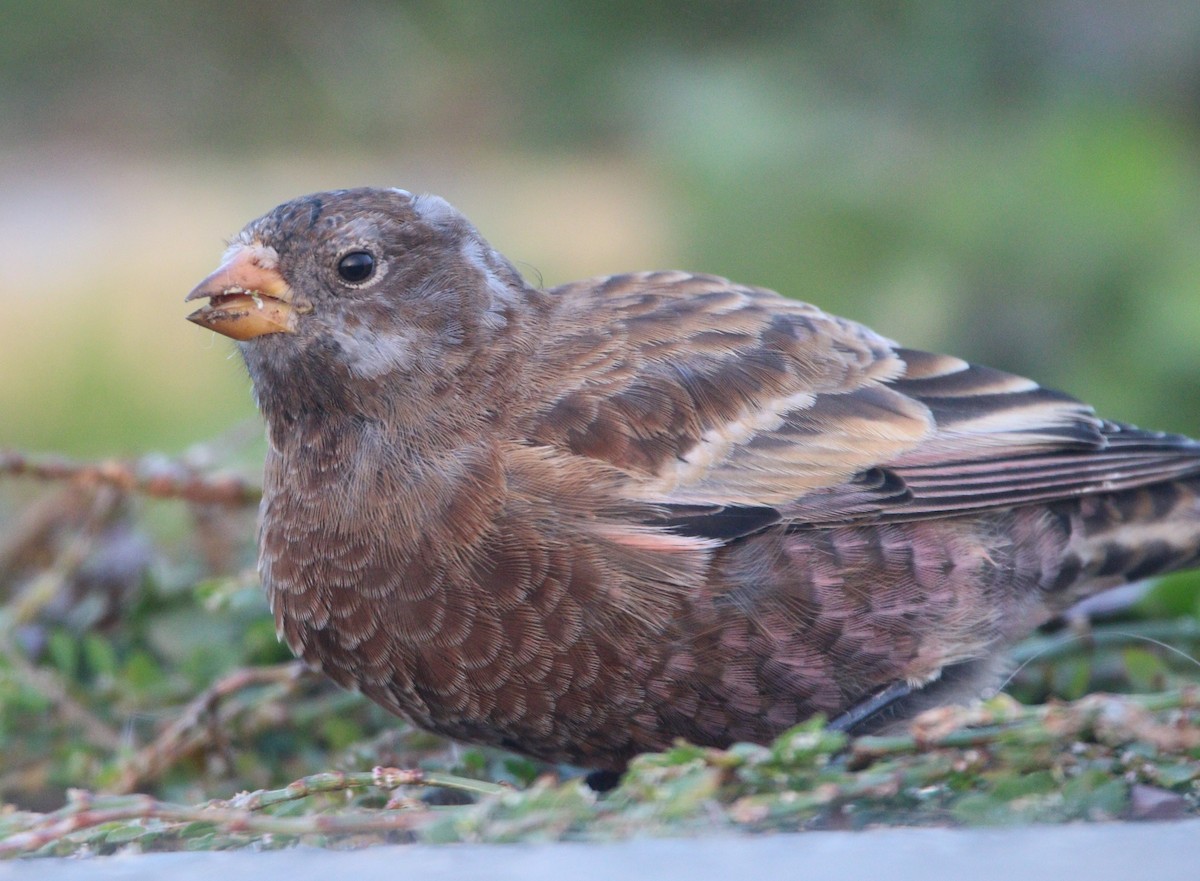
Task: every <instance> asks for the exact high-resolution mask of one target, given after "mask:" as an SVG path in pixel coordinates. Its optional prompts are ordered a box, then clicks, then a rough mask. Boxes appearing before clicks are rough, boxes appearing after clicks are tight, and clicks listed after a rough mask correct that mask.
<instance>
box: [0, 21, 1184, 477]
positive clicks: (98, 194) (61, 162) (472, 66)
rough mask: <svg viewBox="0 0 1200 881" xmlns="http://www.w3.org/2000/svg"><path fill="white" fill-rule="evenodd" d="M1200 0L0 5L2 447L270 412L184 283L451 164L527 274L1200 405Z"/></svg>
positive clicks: (150, 441)
mask: <svg viewBox="0 0 1200 881" xmlns="http://www.w3.org/2000/svg"><path fill="white" fill-rule="evenodd" d="M1198 50H1200V4H1194V3H1183V2H1178V0H1174V2H1172V0H1144V2H1142V3H1138V4H1129V3H1121V2H1115V0H1098V2H1088V3H1084V2H1079V0H1045V2H1010V3H1002V4H997V3H993V2H982V0H955V2H950V0H931V2H914V3H896V2H860V3H854V4H846V3H838V2H811V3H796V2H766V0H758V2H745V3H727V2H712V0H708V2H690V3H671V2H663V0H658V2H656V0H649V2H647V0H641V2H636V3H635V2H614V3H607V4H597V3H592V2H582V0H555V2H550V0H534V2H525V3H503V2H497V3H478V2H467V0H444V2H434V0H427V2H407V3H386V2H354V3H346V4H325V3H318V2H292V3H279V2H262V3H255V4H244V3H231V2H181V3H177V4H173V5H167V4H159V3H151V2H146V0H130V2H122V3H113V2H65V0H49V2H46V0H39V2H30V0H10V2H8V3H6V4H4V6H3V9H2V10H0V157H2V160H0V307H2V308H3V320H2V321H0V445H15V446H19V447H22V448H26V449H54V450H63V451H67V452H71V453H76V454H84V455H94V454H123V453H127V452H136V451H143V450H151V449H160V450H165V451H168V452H174V451H177V450H180V449H183V448H185V447H186V446H187V445H188V444H189V443H191V442H193V441H197V440H200V439H203V438H206V437H210V436H213V435H216V434H219V433H221V432H223V431H224V430H225V429H227V428H228V427H229V426H232V425H235V424H238V423H240V422H243V421H245V420H247V419H252V418H254V416H253V406H252V403H251V400H250V396H249V388H248V382H247V380H246V379H245V377H244V374H243V371H242V368H241V365H240V364H239V363H238V362H237V360H236V359H235V358H232V357H231V352H232V346H231V344H230V343H229V342H228V341H226V340H224V339H219V338H216V337H214V336H213V335H211V334H208V333H206V332H203V331H201V330H199V329H197V328H196V327H194V326H192V325H189V324H187V323H186V322H184V321H183V316H184V315H185V314H186V313H187V311H188V309H187V308H186V307H185V306H184V305H183V303H182V302H181V300H182V297H183V295H184V294H185V293H186V292H187V290H188V289H189V288H190V287H191V285H192V284H193V283H194V282H195V281H196V280H197V279H199V278H200V277H201V276H202V275H203V274H205V273H206V272H207V271H208V270H209V269H210V268H211V267H212V266H213V265H215V262H216V260H217V258H218V256H219V255H220V253H221V250H222V246H223V241H222V240H223V237H226V236H229V235H231V234H232V233H234V232H235V231H236V230H237V229H238V228H239V227H240V226H241V225H242V224H243V223H244V222H245V221H247V220H248V219H250V218H251V217H254V216H257V215H258V214H261V213H262V212H264V211H266V210H268V209H270V208H271V207H272V206H274V205H275V204H277V203H278V202H280V201H283V200H285V199H287V198H290V197H292V196H295V195H298V194H300V193H302V192H307V191H312V190H317V189H324V188H328V187H335V186H351V185H360V184H379V185H400V186H404V187H407V188H409V189H413V190H420V191H435V192H439V193H441V194H442V195H444V196H446V197H447V198H449V199H450V200H451V201H452V202H454V203H455V204H457V205H458V206H459V207H460V208H461V209H462V210H463V211H464V212H466V213H467V214H468V216H470V217H471V218H472V219H473V220H474V221H475V222H476V224H477V225H478V226H479V227H480V228H481V229H482V231H483V232H484V234H485V235H487V236H488V237H489V238H490V239H491V240H492V242H493V244H495V245H496V246H498V247H499V248H500V249H501V250H503V251H504V252H506V253H507V254H508V255H509V256H510V257H511V258H512V259H514V260H515V261H517V262H518V265H520V266H521V267H522V268H523V269H524V270H525V271H526V272H527V273H528V275H529V276H530V277H531V278H542V279H544V280H545V282H546V283H547V284H551V283H557V282H560V281H566V280H569V279H571V278H575V277H579V276H582V275H587V274H593V273H604V272H613V271H619V270H627V269H639V268H663V267H679V268H687V269H695V270H703V271H707V272H714V273H718V274H724V275H728V276H732V277H734V278H736V279H738V280H739V281H744V282H748V283H754V284H760V285H766V286H769V287H774V288H776V289H778V290H780V291H782V292H784V293H786V294H788V295H791V296H795V297H799V298H802V299H806V300H809V301H812V302H815V303H817V304H819V305H821V306H822V307H824V308H826V309H829V310H831V311H835V312H838V313H842V314H846V315H849V316H851V317H854V318H856V319H859V320H861V321H863V322H865V323H867V324H870V325H872V326H874V327H875V328H877V329H878V330H880V331H881V332H883V333H885V334H886V335H888V336H891V337H893V338H895V339H898V340H901V341H903V342H904V343H906V344H909V345H915V346H923V347H928V348H932V349H937V350H945V351H952V352H955V353H957V354H961V355H964V356H966V357H969V358H972V359H976V360H980V361H983V362H985V363H991V364H993V365H995V366H999V367H1003V368H1007V369H1010V370H1015V371H1019V372H1022V373H1027V374H1031V375H1033V376H1034V377H1036V378H1037V379H1039V380H1040V381H1042V382H1043V383H1045V384H1048V385H1053V386H1058V387H1062V388H1065V389H1067V390H1069V391H1071V392H1073V393H1074V394H1077V395H1079V396H1081V397H1084V398H1086V399H1087V400H1089V401H1090V402H1092V403H1094V404H1095V405H1096V406H1097V408H1098V409H1100V410H1101V411H1102V412H1103V413H1104V415H1107V416H1110V417H1112V418H1117V419H1123V420H1127V421H1132V422H1136V423H1139V424H1143V425H1146V426H1152V427H1160V428H1167V429H1172V430H1178V431H1185V432H1191V433H1200V401H1198V395H1197V392H1198V391H1200V345H1197V339H1198V337H1200V198H1198V197H1200V51H1198Z"/></svg>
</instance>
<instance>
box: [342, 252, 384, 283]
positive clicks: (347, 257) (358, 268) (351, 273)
mask: <svg viewBox="0 0 1200 881" xmlns="http://www.w3.org/2000/svg"><path fill="white" fill-rule="evenodd" d="M337 273H338V275H339V276H341V278H342V281H344V282H348V283H350V284H362V283H363V282H364V281H366V280H367V279H368V278H370V277H371V276H372V275H374V274H375V258H374V257H373V256H372V255H371V254H370V253H369V252H368V251H351V252H350V253H349V254H344V255H342V258H341V259H340V260H338V264H337Z"/></svg>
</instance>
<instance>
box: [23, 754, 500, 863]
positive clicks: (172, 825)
mask: <svg viewBox="0 0 1200 881" xmlns="http://www.w3.org/2000/svg"><path fill="white" fill-rule="evenodd" d="M405 786H437V787H441V788H445V789H457V790H460V791H462V792H469V793H472V794H474V795H499V794H501V793H503V792H508V791H510V789H509V788H508V787H506V786H501V785H498V784H495V783H487V782H484V781H482V780H472V779H470V778H467V777H458V776H455V775H453V774H434V773H427V772H425V771H421V770H416V769H402V768H375V769H374V770H372V771H370V772H364V773H356V774H342V773H330V774H314V775H312V776H310V777H304V778H301V779H300V780H297V781H295V782H293V783H291V784H290V785H288V786H286V787H284V788H283V789H274V790H259V791H257V792H249V793H243V794H241V795H238V796H235V797H234V798H232V799H228V800H219V801H211V802H208V803H207V804H203V805H190V806H189V805H179V804H172V803H169V802H162V801H158V800H157V799H154V798H151V797H149V796H145V795H132V796H130V795H125V796H94V795H92V794H91V793H88V792H81V791H73V792H72V793H71V799H70V802H69V803H68V804H67V805H66V806H65V807H63V808H61V809H60V810H58V811H54V812H53V813H49V814H28V815H24V816H21V817H18V818H10V820H9V821H8V824H9V826H10V828H11V827H16V831H15V832H13V833H12V834H10V835H9V836H8V837H7V838H4V839H0V856H15V855H17V854H23V853H31V852H33V851H36V850H40V849H41V848H43V847H46V846H47V845H49V844H53V843H54V842H56V841H60V840H62V839H63V838H65V837H66V836H68V835H71V834H72V833H75V832H79V831H82V830H84V829H89V828H94V827H96V826H100V825H104V824H109V823H120V822H123V821H135V822H136V823H137V824H138V825H139V826H140V827H147V826H148V825H149V824H151V823H152V822H154V821H159V822H160V823H161V824H163V825H164V828H162V829H161V830H156V831H161V832H167V833H169V832H174V831H178V830H179V829H181V828H182V826H183V825H184V824H191V823H204V824H205V825H211V826H213V827H215V829H216V830H217V831H220V832H222V833H224V834H233V833H251V834H258V835H263V834H275V835H290V836H297V837H298V836H302V835H318V834H319V835H352V834H364V833H372V832H395V831H409V830H412V829H414V828H416V827H417V826H419V825H420V824H421V823H423V822H426V821H427V820H428V819H429V816H430V812H429V811H428V810H426V809H424V807H423V806H421V807H419V808H418V809H416V810H413V809H412V808H408V809H405V810H387V809H385V810H374V811H366V810H348V811H340V812H338V813H332V814H331V813H324V814H309V815H307V816H304V817H277V816H273V815H271V814H265V813H262V811H263V809H264V808H267V807H270V806H273V805H278V804H281V803H283V802H287V801H294V800H296V799H300V798H307V797H309V796H312V795H317V794H321V793H330V792H340V791H344V790H349V789H362V788H367V787H376V788H379V789H384V790H388V791H390V790H394V789H398V788H400V787H405ZM410 804H411V803H410ZM145 831H147V832H148V831H150V830H149V829H148V828H147V829H145Z"/></svg>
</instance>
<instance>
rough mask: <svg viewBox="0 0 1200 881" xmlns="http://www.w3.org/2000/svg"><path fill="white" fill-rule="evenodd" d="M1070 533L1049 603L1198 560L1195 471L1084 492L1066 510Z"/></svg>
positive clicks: (1199, 487) (1198, 479) (1062, 603)
mask: <svg viewBox="0 0 1200 881" xmlns="http://www.w3.org/2000/svg"><path fill="white" fill-rule="evenodd" d="M1070 516H1071V519H1072V521H1073V522H1072V524H1071V539H1070V541H1069V543H1068V545H1067V554H1066V557H1065V560H1064V567H1063V569H1062V571H1061V572H1060V573H1059V576H1058V578H1057V579H1056V586H1057V588H1058V590H1051V593H1052V594H1061V596H1056V597H1054V602H1052V603H1051V605H1053V606H1054V607H1056V608H1059V609H1061V608H1065V607H1066V606H1067V605H1069V604H1070V603H1072V602H1074V601H1076V600H1079V599H1082V598H1083V597H1085V596H1089V595H1091V594H1094V593H1099V592H1101V591H1104V590H1108V589H1109V588H1112V587H1116V586H1118V585H1120V584H1125V583H1127V582H1130V581H1137V580H1140V579H1142V578H1150V577H1152V576H1155V575H1164V574H1166V573H1168V572H1174V571H1177V570H1179V569H1186V568H1188V567H1191V566H1197V565H1200V475H1193V476H1190V477H1187V478H1182V479H1178V480H1170V481H1164V482H1162V483H1155V484H1150V485H1148V486H1142V487H1138V488H1136V489H1130V490H1124V491H1121V492H1115V493H1106V494H1101V495H1093V496H1085V497H1083V498H1081V499H1080V500H1079V502H1078V503H1077V507H1075V510H1074V511H1073V512H1072V514H1071V515H1070Z"/></svg>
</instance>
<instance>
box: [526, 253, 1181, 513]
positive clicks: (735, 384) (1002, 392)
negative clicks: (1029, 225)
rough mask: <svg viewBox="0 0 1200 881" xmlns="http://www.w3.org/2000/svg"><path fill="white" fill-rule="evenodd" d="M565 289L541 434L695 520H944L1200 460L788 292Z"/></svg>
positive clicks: (642, 284)
mask: <svg viewBox="0 0 1200 881" xmlns="http://www.w3.org/2000/svg"><path fill="white" fill-rule="evenodd" d="M550 295H551V298H552V300H553V301H554V308H555V310H556V311H555V316H556V318H555V322H556V324H555V332H554V333H551V334H547V335H546V336H547V338H546V341H545V342H544V343H543V351H542V353H541V358H540V360H539V364H541V365H542V369H543V370H544V371H545V372H546V377H544V378H542V379H541V381H539V382H538V383H537V384H538V386H539V387H541V388H550V389H553V392H552V393H547V394H545V395H544V396H543V400H542V401H541V403H540V406H538V407H537V408H536V410H535V413H534V415H533V416H532V418H531V419H530V422H529V424H528V425H527V426H526V427H525V430H526V432H527V434H528V436H529V438H530V439H531V440H533V441H535V442H537V443H543V444H548V445H551V446H554V447H557V448H560V449H565V450H569V451H571V452H573V453H575V454H578V455H582V456H587V457H590V458H594V459H598V460H601V461H604V462H606V463H609V464H611V465H613V466H615V467H616V468H618V469H620V470H621V471H623V472H625V473H626V474H627V475H628V476H629V484H628V492H629V494H630V496H631V497H632V498H636V499H640V500H643V501H646V502H650V503H653V504H658V505H665V506H670V508H671V510H672V512H673V515H672V516H674V517H676V518H677V519H678V522H679V523H680V525H681V526H682V528H684V529H685V530H688V529H691V530H693V531H695V532H697V533H700V534H707V535H712V536H713V537H731V536H732V535H736V534H745V533H746V532H748V531H753V530H756V529H759V528H762V526H764V525H767V524H768V523H771V522H777V521H779V520H787V521H793V522H798V523H812V524H827V523H836V522H851V521H856V520H864V519H880V518H892V517H925V516H935V515H938V514H942V513H950V512H969V511H977V510H984V509H988V508H998V507H1010V506H1014V505H1020V504H1025V503H1029V502H1034V501H1045V500H1052V499H1058V498H1066V497H1070V496H1075V495H1079V494H1082V493H1088V492H1096V491H1100V490H1111V489H1120V488H1122V487H1127V486H1134V485H1139V484H1144V483H1151V482H1154V481H1157V480H1162V479H1166V478H1170V477H1173V476H1176V475H1178V474H1182V473H1187V472H1191V471H1196V470H1200V446H1198V445H1196V444H1195V443H1193V442H1191V441H1188V440H1187V439H1185V438H1180V437H1176V436H1170V435H1156V434H1150V433H1147V432H1141V431H1138V430H1136V429H1131V428H1127V427H1123V426H1117V425H1114V424H1112V423H1106V422H1103V421H1101V420H1100V419H1098V418H1097V417H1096V416H1095V414H1094V413H1093V412H1092V410H1091V408H1090V407H1088V406H1086V405H1085V404H1082V403H1080V402H1079V401H1077V400H1075V399H1074V398H1071V397H1069V396H1067V395H1064V394H1061V393H1059V392H1055V391H1051V390H1048V389H1043V388H1041V387H1040V386H1038V385H1037V384H1036V383H1034V382H1033V381H1031V380H1028V379H1024V378H1022V377H1018V376H1013V375H1011V374H1008V373H1003V372H1001V371H998V370H993V369H990V368H987V367H980V366H976V365H972V364H968V363H967V362H965V361H962V360H960V359H958V358H952V357H948V356H944V355H933V354H928V353H925V352H918V351H913V350H909V349H903V348H899V347H897V346H896V345H895V344H893V343H891V342H890V341H888V340H886V339H884V338H882V337H880V336H878V335H877V334H875V333H874V332H873V331H871V330H869V329H868V328H865V327H863V326H862V325H859V324H856V323H854V322H851V321H847V320H845V319H841V318H837V317H834V316H830V315H827V314H825V313H824V312H822V311H820V310H819V309H817V308H815V307H813V306H810V305H807V304H804V303H799V302H796V301H792V300H787V299H784V298H782V297H780V296H779V295H777V294H775V293H773V292H771V291H766V290H763V289H759V288H752V287H745V286H741V285H736V284H733V283H731V282H729V281H727V280H725V279H722V278H716V277H713V276H705V275H693V274H688V273H681V272H658V273H638V274H631V275H620V276H612V277H609V278H603V279H593V280H588V281H583V282H576V283H574V284H570V285H565V286H563V287H560V288H557V289H555V290H553V291H551V292H550ZM551 375H552V376H553V377H555V379H554V380H553V381H551V380H550V379H549V378H548V377H549V376H551ZM564 377H567V379H563V378H564Z"/></svg>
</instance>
